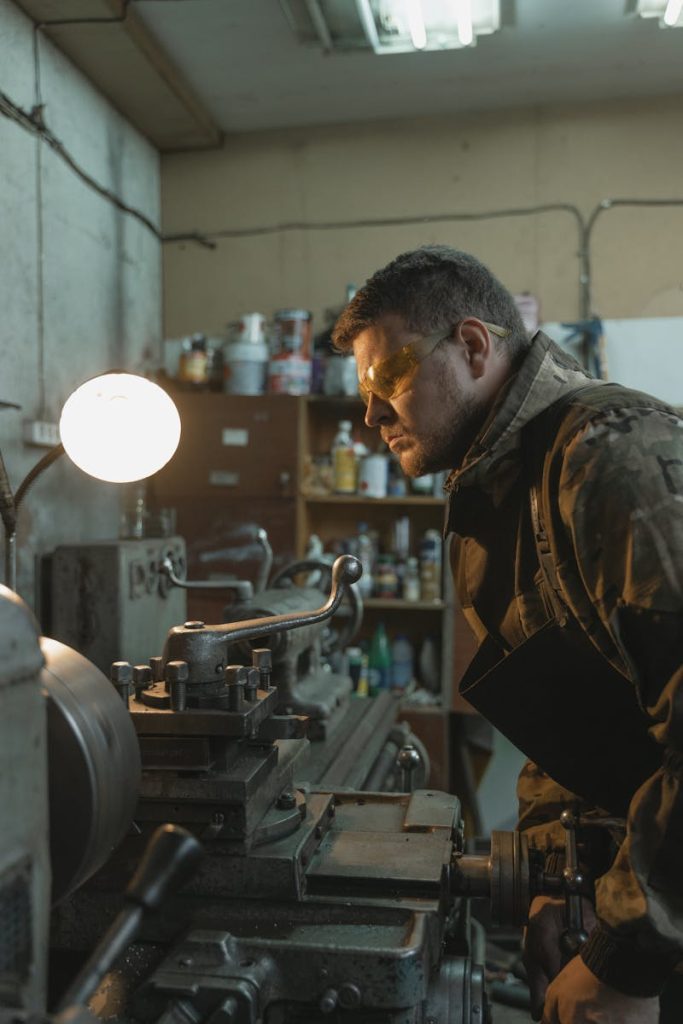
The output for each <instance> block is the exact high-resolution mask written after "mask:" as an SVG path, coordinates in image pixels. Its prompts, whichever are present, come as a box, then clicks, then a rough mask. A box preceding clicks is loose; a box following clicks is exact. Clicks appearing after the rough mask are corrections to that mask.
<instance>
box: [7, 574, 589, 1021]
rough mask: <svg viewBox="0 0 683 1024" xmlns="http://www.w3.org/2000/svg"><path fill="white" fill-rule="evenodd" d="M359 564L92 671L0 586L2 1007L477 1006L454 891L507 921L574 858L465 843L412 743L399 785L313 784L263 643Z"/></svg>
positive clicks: (404, 1015) (466, 1014)
mask: <svg viewBox="0 0 683 1024" xmlns="http://www.w3.org/2000/svg"><path fill="white" fill-rule="evenodd" d="M359 575H360V565H359V563H358V562H357V560H356V559H354V558H352V557H350V556H344V557H343V558H341V559H338V560H337V562H336V563H335V565H334V568H333V570H332V582H331V593H330V595H329V598H328V600H327V601H326V602H325V603H324V604H323V605H322V606H321V607H319V608H316V609H313V610H306V611H289V612H287V613H281V614H275V615H270V616H266V617H258V618H251V619H249V618H247V619H242V620H238V621H234V622H229V623H224V624H221V625H206V624H204V623H201V622H186V623H184V624H182V625H177V626H175V627H173V628H172V629H171V630H170V632H169V634H168V637H167V640H166V644H165V647H164V650H163V652H162V653H161V655H160V656H157V657H154V658H150V659H149V660H148V662H147V663H146V664H144V665H142V664H140V665H137V666H132V665H130V664H129V663H127V662H116V663H115V664H114V665H113V666H112V670H111V678H110V679H109V680H107V679H106V677H105V676H104V675H103V674H102V673H101V672H100V671H99V670H98V669H96V668H95V667H94V666H93V665H92V664H91V663H90V662H88V661H87V660H86V659H85V658H83V657H82V656H81V655H79V654H77V653H76V652H75V651H74V650H72V649H71V648H69V647H67V646H65V645H64V644H60V643H57V642H56V641H51V640H46V639H44V638H42V639H41V638H40V637H39V636H38V631H37V628H36V625H35V623H34V621H33V620H32V617H31V615H30V612H29V611H28V610H27V608H26V607H25V606H24V605H23V604H22V602H21V601H20V599H19V598H18V597H17V596H16V595H14V594H13V593H12V592H11V591H8V590H6V589H4V588H3V589H2V591H1V592H0V693H1V694H2V697H1V699H2V715H1V716H0V731H1V732H2V740H1V741H0V793H1V794H2V809H3V819H4V821H5V823H6V825H5V827H3V831H2V837H1V839H0V1006H2V1007H4V1008H6V1010H5V1011H3V1012H4V1014H5V1018H4V1019H8V1020H9V1019H11V1020H13V1021H21V1020H26V1019H28V1017H29V1016H30V1015H31V1014H33V1015H38V1017H37V1019H46V1018H47V1017H50V1019H55V1018H57V1019H59V1021H60V1022H66V1021H72V1022H75V1021H78V1020H86V1019H92V1015H97V1016H99V1017H101V1018H103V1019H109V1020H114V1021H120V1022H122V1024H124V1022H126V1024H128V1022H130V1024H137V1022H163V1024H204V1022H206V1024H259V1022H264V1024H284V1022H288V1021H300V1020H301V1021H320V1020H322V1019H323V1018H324V1017H330V1016H331V1015H332V1016H334V1017H335V1018H336V1019H341V1020H348V1021H349V1022H354V1024H355V1022H373V1024H374V1022H377V1024H436V1022H439V1024H461V1022H462V1024H483V1022H485V1021H486V1020H487V1019H488V1014H489V1010H488V1005H487V1000H486V993H485V987H484V979H483V970H482V967H481V965H479V964H476V963H474V962H473V961H472V958H471V952H472V946H471V935H470V917H469V899H470V898H471V897H482V898H486V899H488V900H489V902H490V907H491V916H492V918H493V919H494V920H497V921H500V922H501V923H506V924H521V923H522V922H523V921H524V920H525V917H526V913H527V909H528V905H529V902H530V899H531V896H532V895H533V894H534V893H536V892H540V891H544V892H552V893H558V892H562V891H565V892H566V894H567V899H568V901H569V905H570V906H571V905H572V903H571V901H572V900H574V899H575V888H573V886H574V881H573V880H572V878H571V870H570V871H565V875H564V876H563V877H548V876H547V875H545V874H544V873H543V866H542V864H540V863H538V862H537V861H536V860H535V859H534V858H533V857H530V856H529V851H528V850H527V848H526V844H525V841H524V837H523V836H522V835H520V834H519V833H494V835H493V837H492V842H491V851H490V854H487V855H469V854H466V853H465V852H464V841H463V833H462V824H461V815H460V805H459V801H458V799H457V797H456V796H453V795H449V794H445V793H440V792H436V791H433V790H429V789H414V788H413V785H414V781H415V775H414V774H413V771H412V769H413V765H414V763H415V760H416V759H415V751H414V750H411V748H410V746H407V747H405V748H404V749H402V750H401V751H400V752H399V769H398V771H399V774H398V779H399V785H398V789H399V791H394V792H378V791H375V790H371V791H368V790H363V789H361V788H358V786H353V787H351V786H349V785H331V784H330V783H329V774H330V762H329V760H328V761H325V760H324V759H323V761H321V760H320V759H319V758H318V760H316V757H315V756H314V757H312V758H311V757H310V755H311V751H312V750H313V748H314V746H315V744H314V743H311V742H310V741H309V739H308V738H307V736H306V729H307V723H308V717H307V715H306V714H302V713H301V711H302V709H301V707H294V706H292V694H291V692H289V691H287V692H286V693H284V694H281V693H280V692H279V690H278V686H277V684H276V682H274V678H273V677H272V676H271V665H272V657H273V654H274V653H275V652H277V650H278V649H282V648H283V637H284V636H285V635H286V634H287V633H288V632H289V631H291V630H295V631H296V630H297V629H299V630H304V631H305V630H310V629H312V628H314V627H315V626H316V624H318V623H324V622H326V621H328V620H329V618H330V617H331V616H332V615H333V614H334V612H335V611H336V610H337V609H338V607H339V604H340V602H341V600H342V597H343V594H344V590H345V587H347V586H349V585H350V584H351V583H352V582H353V581H354V580H356V579H357V578H358V576H359ZM245 644H247V645H249V646H250V647H251V648H253V650H252V653H251V659H250V660H251V664H244V663H243V662H244V660H245V659H244V657H240V656H239V655H240V652H242V654H243V653H244V645H245ZM357 703H358V705H361V706H363V705H364V706H365V709H366V714H368V715H371V714H372V709H373V707H374V708H376V707H378V706H380V705H377V704H376V703H375V702H372V701H365V702H362V701H358V702H357ZM311 710H312V711H313V712H315V710H316V709H315V707H313V708H311ZM358 727H359V728H361V727H362V719H361V718H359V720H358ZM318 742H320V741H318ZM349 742H350V741H349ZM364 746H367V743H365V744H364ZM363 752H364V751H363V749H360V750H358V749H357V748H356V753H354V759H355V760H360V759H362V756H363ZM384 753H385V752H384ZM381 756H382V752H380V753H378V754H377V758H376V762H378V761H379V759H380V757H381ZM307 759H308V760H307ZM339 759H341V761H342V762H344V763H346V767H347V769H348V771H347V775H346V776H345V777H346V778H349V777H353V771H352V769H353V767H354V764H353V763H351V764H349V757H348V755H347V753H346V750H345V749H344V748H342V749H341V750H338V751H337V753H336V755H335V758H334V759H333V763H334V764H337V763H338V760H339ZM367 767H368V771H367V772H366V777H367V778H370V779H372V778H373V773H374V777H375V778H376V779H380V778H383V777H384V776H386V774H387V773H386V771H385V772H384V773H382V772H379V768H378V764H377V763H375V764H370V765H368V766H367ZM326 776H327V777H328V781H327V782H325V781H324V780H325V777H326ZM400 790H403V791H400ZM48 815H49V836H50V841H49V842H50V845H49V848H48V841H47V834H48V829H47V827H46V826H47V819H48ZM160 826H161V830H160ZM570 835H571V831H568V837H569V836H570ZM200 851H201V853H200ZM570 852H571V850H570V847H569V845H568V853H570ZM571 866H572V861H571V857H568V867H569V868H571ZM50 870H51V874H52V883H51V886H50ZM131 879H132V881H131ZM180 883H184V884H182V885H181V886H180V888H178V887H177V886H178V885H179V884H180ZM50 904H52V907H53V909H52V913H51V915H50V913H49V908H50ZM49 918H51V920H49ZM93 950H94V952H93ZM48 961H49V963H50V975H51V978H50V980H51V988H52V992H51V994H50V995H49V996H48V994H47V968H48ZM86 1006H88V1007H89V1009H86ZM0 1017H2V1015H1V1014H0Z"/></svg>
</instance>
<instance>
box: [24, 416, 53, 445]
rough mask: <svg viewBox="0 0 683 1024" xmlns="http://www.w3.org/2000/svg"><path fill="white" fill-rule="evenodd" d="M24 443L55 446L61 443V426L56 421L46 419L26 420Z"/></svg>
mask: <svg viewBox="0 0 683 1024" xmlns="http://www.w3.org/2000/svg"><path fill="white" fill-rule="evenodd" d="M24 443H25V444H32V445H36V446H37V447H39V448H54V446H55V445H57V444H59V443H60V437H59V427H58V426H57V424H56V423H48V422H46V421H45V420H26V421H25V422H24Z"/></svg>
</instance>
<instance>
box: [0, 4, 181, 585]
mask: <svg viewBox="0 0 683 1024" xmlns="http://www.w3.org/2000/svg"><path fill="white" fill-rule="evenodd" d="M39 46H40V49H39V54H40V82H41V91H42V97H43V102H44V104H45V111H44V116H45V121H46V123H47V124H48V126H49V127H50V129H51V130H52V131H53V132H54V133H55V135H56V136H57V137H58V138H59V139H60V140H61V141H62V143H63V144H64V146H65V147H66V148H67V149H68V150H69V151H70V152H71V154H72V155H73V157H74V159H75V160H76V161H77V162H78V163H79V164H80V165H81V166H82V167H83V168H84V169H85V170H86V171H87V172H88V173H89V174H90V175H91V176H92V177H93V178H95V179H96V180H97V181H98V182H99V183H101V184H102V185H103V186H104V187H106V188H108V189H110V190H112V191H113V192H115V193H117V194H118V195H119V196H121V197H122V198H123V199H124V200H125V202H126V203H128V204H129V205H131V206H133V207H137V208H139V209H140V210H141V211H142V212H143V213H145V214H146V215H147V216H148V217H150V218H151V219H152V220H153V221H156V222H158V219H159V160H158V155H157V153H156V151H155V150H154V149H153V148H152V147H151V146H150V145H149V144H148V143H147V142H146V141H145V140H144V139H143V138H142V137H141V136H140V135H138V133H137V132H136V131H134V130H133V129H132V128H131V127H130V126H129V125H128V124H127V123H126V121H124V120H123V119H122V118H121V117H120V116H119V115H118V114H117V113H116V111H114V110H113V109H112V107H111V106H110V105H109V104H108V103H107V102H106V101H105V100H104V99H103V97H102V96H101V95H100V94H99V93H98V92H96V91H95V90H94V89H93V87H92V86H91V85H90V84H89V83H88V82H87V80H86V79H85V78H84V77H83V76H82V75H81V74H80V72H78V71H77V70H76V69H75V68H74V67H73V66H72V65H71V64H70V63H69V62H68V61H67V60H66V59H65V58H64V57H63V56H62V55H61V54H60V53H59V52H58V51H56V50H55V49H54V48H53V47H52V46H51V45H50V44H49V43H48V42H47V41H46V40H45V39H44V38H42V37H39ZM0 90H2V92H4V93H5V94H6V95H8V96H9V97H10V98H11V99H12V100H13V101H14V103H16V104H18V105H19V106H20V107H22V108H23V109H24V110H26V111H28V110H30V109H31V108H32V107H33V105H34V103H35V101H36V90H35V80H34V62H33V27H32V24H31V22H30V21H29V20H28V19H27V18H26V17H25V16H24V15H23V14H22V13H21V12H20V11H19V10H18V8H16V7H15V6H14V4H13V3H11V2H10V0H0ZM41 193H42V195H41ZM39 207H40V208H41V209H42V235H43V237H42V245H41V244H40V236H39V230H40V229H39V218H38V213H37V211H38V209H39ZM0 237H1V238H2V245H1V247H0V309H1V310H2V316H0V358H1V364H0V365H2V373H1V374H0V400H3V401H14V402H18V403H19V404H20V405H21V411H16V410H12V409H0V448H1V450H2V453H3V456H4V459H5V463H6V465H7V469H8V472H9V476H10V480H11V482H12V485H13V487H14V488H15V489H16V487H17V486H18V484H19V482H20V481H21V480H22V479H23V477H24V476H25V474H26V473H27V472H28V470H29V469H30V468H31V467H32V466H33V465H34V463H35V462H37V460H38V458H39V456H40V455H41V454H42V452H41V450H40V449H36V448H29V447H28V446H26V445H25V444H23V442H22V440H21V437H22V421H23V420H24V419H46V420H50V421H53V422H56V421H57V420H58V417H59V413H60V410H61V406H62V404H63V402H64V400H65V398H66V397H67V396H68V394H69V393H70V392H71V391H72V390H73V388H74V387H75V386H76V385H78V384H79V383H81V382H82V381H83V380H85V379H86V378H88V377H90V376H93V375H95V374H96V373H99V372H101V371H103V370H107V369H111V368H119V367H120V368H125V369H145V368H150V367H152V366H154V365H156V364H157V363H158V359H159V345H160V337H161V329H160V309H161V259H160V246H159V243H158V241H157V240H156V239H155V238H154V236H153V235H152V234H151V233H150V232H149V231H148V230H147V229H146V228H145V227H143V226H142V224H140V223H138V222H137V221H135V220H133V219H132V218H130V217H128V216H126V215H124V214H123V213H121V212H119V211H117V210H116V209H115V207H114V206H112V205H111V204H110V203H109V202H108V201H107V200H105V199H104V198H102V197H101V196H99V195H97V194H96V193H94V192H93V191H91V190H90V189H89V188H88V187H87V186H86V185H85V184H84V183H83V182H82V181H80V180H79V179H78V178H77V177H76V175H75V174H74V173H73V172H72V171H71V170H70V169H69V168H68V167H67V166H66V165H65V164H64V162H63V161H62V160H61V159H60V158H59V156H57V154H56V153H55V152H54V151H53V150H51V149H50V148H49V147H48V146H46V145H45V144H44V143H41V142H39V141H37V139H36V137H34V136H32V135H31V134H29V133H28V132H26V131H25V130H24V129H23V128H22V127H20V126H19V125H18V124H16V123H15V122H14V121H12V120H9V119H8V118H6V117H3V116H2V115H1V114H0ZM41 250H42V251H41ZM41 263H42V278H43V287H42V293H43V320H44V330H43V332H42V339H41V328H40V306H41V303H40V291H41V289H40V280H39V268H40V266H41ZM118 501H119V488H117V487H116V486H115V485H111V484H102V483H96V482H95V481H93V480H91V479H90V478H86V477H85V476H84V474H83V473H81V471H80V470H78V469H76V467H75V466H73V465H72V464H71V463H69V462H68V460H67V459H66V458H63V459H62V460H60V462H59V463H57V464H56V465H54V466H53V467H51V468H50V469H49V470H48V471H47V472H46V474H45V475H44V476H43V477H41V478H40V480H39V481H38V482H37V483H36V484H35V485H34V488H33V489H32V490H31V491H30V492H29V494H28V496H27V499H26V503H25V506H24V508H23V509H22V514H21V520H20V529H19V547H20V563H19V586H18V589H19V591H20V593H22V595H23V596H25V597H26V598H27V599H29V600H31V599H32V596H33V556H34V555H35V554H38V553H40V552H45V551H49V550H50V549H52V548H54V546H55V545H56V544H58V543H65V542H68V541H75V540H78V539H89V538H100V537H111V536H115V535H116V533H117V530H118Z"/></svg>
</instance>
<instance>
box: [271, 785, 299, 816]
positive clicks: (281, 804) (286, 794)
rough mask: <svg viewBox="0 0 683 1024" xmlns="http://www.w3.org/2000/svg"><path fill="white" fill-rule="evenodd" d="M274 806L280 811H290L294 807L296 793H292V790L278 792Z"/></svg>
mask: <svg viewBox="0 0 683 1024" xmlns="http://www.w3.org/2000/svg"><path fill="white" fill-rule="evenodd" d="M275 806H276V807H277V808H278V809H279V810H280V811H291V810H292V808H293V807H296V795H295V793H294V790H292V789H285V790H283V791H282V793H280V795H279V797H278V798H277V803H276V804H275Z"/></svg>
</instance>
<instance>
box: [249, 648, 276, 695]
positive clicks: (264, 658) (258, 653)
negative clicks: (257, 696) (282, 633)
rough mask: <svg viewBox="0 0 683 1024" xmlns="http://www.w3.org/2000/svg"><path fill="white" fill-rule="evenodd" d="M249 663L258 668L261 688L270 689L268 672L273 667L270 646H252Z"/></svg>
mask: <svg viewBox="0 0 683 1024" xmlns="http://www.w3.org/2000/svg"><path fill="white" fill-rule="evenodd" d="M251 663H252V665H253V666H254V668H257V669H258V670H259V674H260V676H261V689H262V690H269V689H270V673H271V672H272V669H273V652H272V651H271V649H270V647H254V649H253V650H252V652H251Z"/></svg>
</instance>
